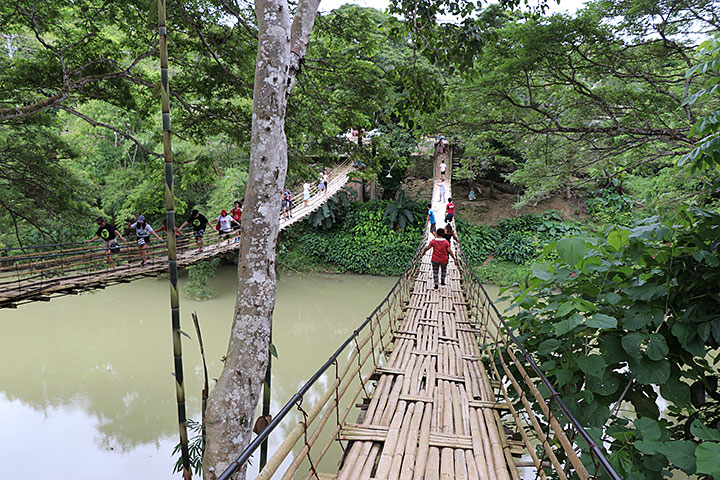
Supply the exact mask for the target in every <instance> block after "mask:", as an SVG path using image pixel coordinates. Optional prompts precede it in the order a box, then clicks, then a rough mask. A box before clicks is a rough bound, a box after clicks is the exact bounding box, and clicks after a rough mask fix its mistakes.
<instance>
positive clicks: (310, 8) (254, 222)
mask: <svg viewBox="0 0 720 480" xmlns="http://www.w3.org/2000/svg"><path fill="white" fill-rule="evenodd" d="M318 5H319V0H310V1H308V0H301V2H300V4H299V5H298V9H297V13H296V14H295V18H294V19H293V23H292V26H291V25H290V12H289V7H288V3H287V0H256V1H255V15H256V17H257V22H258V54H257V60H256V66H255V89H254V92H253V117H252V145H251V149H250V169H249V178H248V185H247V190H246V193H245V206H244V208H243V221H242V236H241V238H240V253H239V258H238V293H237V301H236V303H235V317H234V321H233V325H232V331H231V334H230V344H229V346H228V352H227V359H226V360H225V365H224V368H223V371H222V374H221V375H220V378H219V379H218V382H217V384H216V385H215V387H214V388H213V389H212V391H211V393H210V397H209V399H208V408H207V416H206V421H207V426H206V427H207V444H206V446H205V455H204V457H203V473H204V478H206V479H208V480H213V479H215V478H217V476H218V475H219V474H220V473H221V472H222V471H223V470H224V469H225V468H226V467H227V466H228V465H229V464H230V463H231V462H232V461H233V460H234V459H235V458H236V457H237V456H238V455H239V454H240V452H241V451H242V449H243V448H244V447H245V446H246V445H247V444H248V443H249V440H250V429H251V428H252V424H253V421H252V420H253V417H254V415H255V407H256V406H257V402H258V399H259V396H260V389H261V387H262V381H263V378H264V375H265V368H266V365H267V361H268V355H269V353H268V352H269V342H270V323H271V321H272V314H273V310H274V308H275V293H276V290H275V246H276V242H277V237H278V229H279V218H280V206H281V205H280V202H279V199H280V193H281V191H282V188H283V186H284V184H285V177H286V174H287V142H286V138H285V110H286V106H287V98H288V95H289V92H290V89H291V88H292V85H293V84H294V81H295V77H296V75H297V74H298V72H299V71H300V64H301V60H302V58H303V57H304V55H305V49H306V46H307V42H308V40H309V38H310V32H311V30H312V26H313V23H314V20H315V14H316V12H317V7H318ZM244 475H245V473H244V469H243V471H242V472H241V473H240V475H239V476H240V477H243V478H244Z"/></svg>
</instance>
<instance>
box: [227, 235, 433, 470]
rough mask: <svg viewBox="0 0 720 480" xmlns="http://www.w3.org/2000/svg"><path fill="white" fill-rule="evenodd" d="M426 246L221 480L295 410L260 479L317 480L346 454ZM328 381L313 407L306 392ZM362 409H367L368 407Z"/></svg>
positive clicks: (243, 463)
mask: <svg viewBox="0 0 720 480" xmlns="http://www.w3.org/2000/svg"><path fill="white" fill-rule="evenodd" d="M422 247H424V244H421V245H420V246H419V247H418V250H417V251H416V253H415V256H414V257H413V259H412V260H411V261H410V262H409V264H408V266H407V268H406V269H405V271H404V272H403V274H402V275H401V276H400V278H398V280H397V282H396V283H395V285H394V286H393V287H392V289H391V290H390V292H389V293H388V294H387V296H386V297H385V298H384V299H383V300H382V302H380V304H379V305H378V306H377V307H375V310H373V311H372V313H371V314H370V315H369V316H368V317H367V318H366V319H365V321H363V323H362V324H360V325H359V326H358V328H357V329H355V330H354V331H353V332H352V333H351V334H350V336H349V337H348V338H347V339H346V340H345V341H344V342H343V344H342V345H340V347H339V348H338V349H337V350H336V351H335V352H334V353H333V354H332V355H331V356H330V358H328V360H327V362H325V364H323V365H322V366H321V367H320V368H319V369H318V370H317V371H316V372H315V374H314V375H313V376H312V377H310V379H309V380H308V381H307V382H306V383H305V384H304V385H303V386H302V387H301V388H300V390H299V391H298V392H297V393H296V394H295V395H293V396H292V398H290V400H289V401H288V402H287V403H286V404H285V405H284V406H283V407H282V408H281V409H280V411H279V412H278V413H277V415H276V416H275V417H274V418H273V419H272V421H271V422H270V423H269V424H268V426H267V427H266V428H265V429H264V430H263V431H262V432H261V433H260V434H259V435H258V436H257V437H256V438H255V439H254V440H253V442H252V443H250V445H248V447H247V448H246V449H245V450H244V451H243V452H242V453H241V454H240V456H239V457H238V458H237V460H236V461H235V462H233V463H232V464H231V465H230V466H228V468H227V469H226V470H225V471H224V472H223V473H222V474H221V475H220V476H219V477H218V479H219V480H227V479H230V478H232V475H234V474H235V472H237V471H238V470H239V469H241V468H243V467H244V466H245V465H246V464H247V462H248V460H249V459H250V458H251V457H252V455H253V453H254V452H255V451H256V450H258V449H259V447H260V445H261V444H262V443H263V442H265V441H267V440H268V438H269V437H270V435H271V434H272V433H273V432H274V431H275V430H277V428H278V426H280V424H281V423H282V422H283V420H284V419H286V417H288V416H289V415H290V414H291V412H293V411H294V410H299V411H300V416H299V418H300V420H299V421H298V423H297V424H296V425H295V427H294V428H293V429H292V430H291V431H290V433H284V435H285V437H284V440H283V442H282V443H281V444H280V446H279V447H278V448H277V449H276V450H275V452H274V453H273V454H272V456H271V457H270V458H269V459H268V462H267V464H266V465H261V466H260V472H259V474H258V476H257V477H256V478H257V479H258V480H268V479H270V478H273V476H274V475H276V474H277V475H278V476H277V477H276V478H282V479H283V480H288V479H291V478H305V479H306V480H307V479H310V478H313V477H316V478H317V477H318V476H317V474H318V468H319V466H320V465H321V462H323V460H324V459H326V457H331V458H332V459H334V460H339V458H340V457H341V456H342V453H343V451H342V448H343V447H342V444H341V442H340V441H339V439H340V436H339V435H340V431H341V429H342V425H343V424H344V423H345V421H346V420H347V419H348V416H349V415H350V414H351V413H352V411H353V410H354V409H355V408H356V407H357V406H358V405H356V402H357V401H358V398H359V397H360V395H361V394H363V395H364V396H363V398H364V399H369V398H370V396H371V395H370V393H371V386H370V382H371V381H372V380H373V378H374V376H375V375H376V369H377V368H378V367H380V366H382V365H383V364H384V361H385V360H386V358H385V355H386V354H388V353H389V351H388V348H389V347H390V344H391V340H392V336H393V331H394V330H397V329H398V328H399V322H400V321H401V316H402V312H403V310H404V306H405V305H406V303H407V302H408V300H409V298H410V295H411V292H412V289H413V280H414V278H415V277H416V275H417V273H418V269H419V268H420V259H421V257H422V255H421V252H422ZM323 378H325V379H326V380H327V386H324V387H323V388H324V390H325V391H324V392H322V394H321V395H320V398H319V399H318V400H317V401H315V402H314V403H313V404H312V405H308V404H307V403H308V402H306V401H305V396H306V394H307V393H308V391H310V389H311V388H313V386H316V384H318V383H319V380H321V379H323ZM363 407H367V404H364V405H363V406H362V407H361V408H363ZM281 430H282V429H281ZM333 449H334V451H333ZM328 460H329V458H328ZM283 468H284V470H282V469H283ZM336 468H337V464H333V466H332V470H333V471H334V470H335V469H336ZM281 470H282V471H281ZM280 475H281V476H280Z"/></svg>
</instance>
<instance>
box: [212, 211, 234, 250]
mask: <svg viewBox="0 0 720 480" xmlns="http://www.w3.org/2000/svg"><path fill="white" fill-rule="evenodd" d="M215 221H216V222H218V225H217V229H218V231H219V232H220V238H225V239H227V243H230V237H231V236H232V227H233V224H235V225H240V223H238V222H237V221H236V220H235V219H234V218H233V217H231V216H230V215H228V212H227V210H225V209H223V211H222V212H220V216H219V217H217V218H216V219H215Z"/></svg>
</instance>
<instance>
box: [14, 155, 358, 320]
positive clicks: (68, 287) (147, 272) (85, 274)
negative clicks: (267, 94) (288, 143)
mask: <svg viewBox="0 0 720 480" xmlns="http://www.w3.org/2000/svg"><path fill="white" fill-rule="evenodd" d="M353 169H354V166H353V165H352V164H351V163H344V164H342V165H340V166H338V167H337V168H335V169H334V170H332V171H331V172H330V178H329V181H328V188H327V193H326V194H325V195H323V194H320V193H316V194H314V195H313V196H312V197H311V199H310V201H309V202H308V206H307V207H306V206H304V205H303V200H302V195H299V196H295V198H294V199H293V203H294V204H295V208H294V209H293V216H292V218H290V219H288V220H285V219H283V218H282V216H281V218H280V230H281V231H282V230H284V229H286V228H288V227H290V226H292V225H294V224H295V223H297V222H300V221H302V220H303V219H304V218H305V217H307V216H308V215H310V214H311V213H312V212H314V211H315V210H317V209H319V208H321V207H322V206H323V204H325V202H327V200H328V199H330V198H332V197H333V196H334V195H335V194H336V193H337V192H338V191H340V189H341V188H342V187H344V186H345V185H346V184H347V183H348V180H349V175H350V172H351V171H352V170H353ZM278 202H280V199H279V198H278ZM239 246H240V244H239V243H232V239H231V241H230V243H227V242H224V241H223V242H220V243H216V244H213V245H205V248H203V251H202V252H199V251H198V250H197V248H194V245H193V246H192V247H191V248H188V249H186V250H184V251H179V252H178V255H177V262H178V266H181V267H187V266H189V265H193V264H195V263H197V262H200V261H202V260H208V259H212V258H215V257H217V256H220V255H223V254H226V253H228V252H232V251H234V250H236V249H237V248H238V247H239ZM125 248H133V247H132V246H127V247H125ZM163 250H164V249H163ZM98 258H100V259H102V265H104V266H105V265H106V264H105V262H104V258H105V255H104V253H99V254H98ZM139 261H140V257H139V256H138V262H137V263H135V264H128V265H118V266H117V268H116V269H115V270H110V269H108V268H106V267H105V268H102V269H98V270H93V271H78V270H76V271H73V272H71V273H68V274H66V275H62V274H60V275H58V276H50V277H43V278H40V279H34V278H33V279H29V280H25V279H22V278H20V279H18V281H13V282H8V283H5V284H2V285H0V308H14V307H15V306H17V303H18V302H23V301H48V300H49V299H50V297H52V296H56V295H64V294H75V293H80V292H83V291H88V290H93V289H102V288H106V287H108V286H110V285H114V284H118V283H125V282H128V281H131V280H134V279H136V278H139V277H147V276H153V275H156V274H158V273H160V272H163V271H166V270H167V265H168V258H167V254H166V253H165V254H162V255H159V256H156V257H151V258H150V259H149V260H148V262H147V264H145V265H144V266H141V265H139ZM58 270H62V267H58Z"/></svg>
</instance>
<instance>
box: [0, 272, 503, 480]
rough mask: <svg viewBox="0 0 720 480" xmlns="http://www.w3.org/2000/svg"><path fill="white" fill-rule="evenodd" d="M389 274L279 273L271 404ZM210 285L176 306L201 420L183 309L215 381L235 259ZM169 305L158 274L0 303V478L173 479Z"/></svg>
mask: <svg viewBox="0 0 720 480" xmlns="http://www.w3.org/2000/svg"><path fill="white" fill-rule="evenodd" d="M395 281H396V279H395V278H389V277H371V276H363V275H331V274H303V275H299V274H288V273H284V274H282V275H281V276H280V278H279V280H278V299H277V306H276V310H275V316H274V320H273V322H274V323H273V336H274V343H275V345H276V347H277V351H278V356H279V358H278V359H273V376H272V389H273V390H272V394H273V395H272V406H271V411H272V412H276V411H278V410H279V409H280V408H281V406H282V405H283V404H284V403H285V402H286V401H287V400H288V399H289V398H290V397H291V396H292V395H293V394H294V393H295V392H296V391H297V390H298V389H299V388H300V386H301V385H302V384H303V383H304V382H305V380H306V379H307V378H308V377H310V376H311V375H312V374H313V373H314V372H315V371H316V370H317V368H318V367H319V366H320V365H322V364H323V363H324V362H325V361H326V360H327V358H328V357H329V356H330V354H332V352H333V351H334V350H335V349H336V348H337V346H338V345H339V344H340V343H342V341H344V339H345V338H346V337H347V336H348V335H349V334H350V332H351V331H352V330H353V329H354V328H356V326H357V325H359V324H360V323H361V322H362V321H363V320H364V319H365V317H366V316H367V315H368V314H370V312H371V311H372V310H373V309H374V308H375V306H376V305H377V304H378V303H379V302H380V301H381V300H382V299H383V298H384V297H385V295H386V294H387V292H388V291H389V290H390V288H391V287H392V285H393V284H394V283H395ZM182 283H183V279H181V285H182ZM210 283H211V285H212V286H213V287H214V288H215V289H216V291H217V294H218V295H217V298H216V299H214V300H212V301H206V302H197V301H193V300H190V299H188V298H186V297H184V296H183V297H182V298H181V303H180V311H181V322H182V328H183V331H185V332H187V333H188V334H189V335H190V337H192V338H191V339H188V338H185V337H183V362H184V369H185V379H186V392H187V397H188V398H187V405H188V416H189V417H190V418H194V419H197V420H199V417H200V392H201V389H202V366H201V361H200V354H199V348H198V345H197V341H196V339H195V336H196V335H195V331H194V327H193V325H192V320H191V317H190V314H191V312H193V311H195V312H197V314H198V316H199V318H200V322H201V327H202V334H203V340H204V342H205V351H206V358H207V361H208V368H209V371H210V377H211V378H217V376H219V374H220V371H221V369H222V363H221V361H220V359H221V357H222V356H223V355H224V354H225V350H226V348H227V341H228V338H229V330H230V324H231V321H232V312H233V307H234V304H235V290H236V281H235V269H234V267H231V266H228V267H222V268H221V269H220V270H219V271H218V275H217V276H216V278H214V279H213V280H212V281H211V282H210ZM490 293H491V294H496V290H493V291H491V292H490ZM168 304H169V294H168V283H167V281H166V280H158V279H142V280H137V281H134V282H132V283H129V284H124V285H118V286H114V287H110V288H107V289H105V290H99V291H96V292H91V293H85V294H82V295H76V296H70V297H62V298H56V299H53V300H52V301H50V302H47V303H33V304H27V305H22V306H20V307H19V308H18V309H16V310H0V328H1V331H2V335H0V362H1V363H0V365H2V368H1V369H0V438H1V439H2V440H1V443H0V469H2V473H0V478H2V479H13V480H14V479H43V478H53V479H73V480H84V479H118V480H119V479H123V480H127V479H154V480H155V479H161V480H162V479H173V478H175V479H177V478H180V476H179V475H178V474H175V475H173V474H172V473H171V472H172V465H173V464H174V462H175V459H174V458H173V457H172V455H171V452H172V449H173V447H174V446H175V444H176V443H177V423H176V419H177V411H176V404H175V387H174V379H173V377H172V375H171V372H172V369H173V363H172V345H171V326H170V315H169V308H168ZM326 383H327V381H326V380H325V379H321V381H320V382H319V384H318V386H317V388H316V389H314V390H311V391H310V393H309V394H308V397H309V398H307V399H306V401H307V402H312V397H313V396H315V397H317V396H319V394H320V393H321V392H322V389H323V384H326ZM295 422H297V419H288V421H286V422H283V424H281V428H280V430H279V431H277V433H275V434H273V436H271V440H270V450H271V451H272V450H273V448H274V447H276V446H277V445H279V443H280V442H281V441H282V437H283V434H284V432H287V431H289V430H290V429H292V428H293V427H294V425H295ZM238 453H239V452H238ZM253 463H254V465H255V466H256V465H257V460H256V461H254V462H253ZM255 468H256V467H255ZM252 470H253V469H252V468H251V469H250V475H249V477H250V478H252V476H253V473H252Z"/></svg>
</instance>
